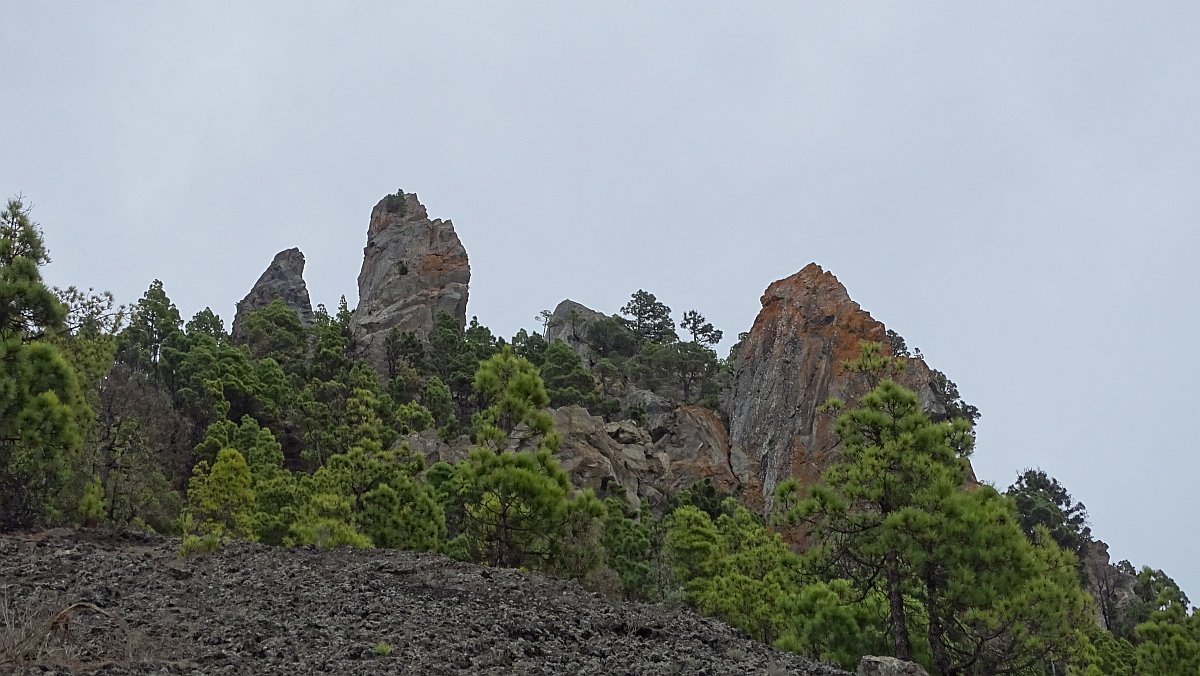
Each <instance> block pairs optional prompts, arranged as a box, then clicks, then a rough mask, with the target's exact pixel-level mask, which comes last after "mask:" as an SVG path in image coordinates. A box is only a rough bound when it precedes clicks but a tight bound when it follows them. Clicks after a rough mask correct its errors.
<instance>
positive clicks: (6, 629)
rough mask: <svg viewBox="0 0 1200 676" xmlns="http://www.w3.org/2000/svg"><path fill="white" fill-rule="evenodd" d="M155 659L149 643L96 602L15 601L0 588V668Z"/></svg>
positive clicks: (77, 666)
mask: <svg viewBox="0 0 1200 676" xmlns="http://www.w3.org/2000/svg"><path fill="white" fill-rule="evenodd" d="M147 661H154V660H153V650H152V646H151V644H150V643H149V642H148V641H146V639H145V637H144V636H143V635H142V634H140V633H139V632H134V631H132V630H131V629H130V628H129V626H128V625H127V624H126V623H125V621H124V620H122V619H121V618H120V617H118V616H117V615H116V614H114V613H112V612H110V611H108V610H105V609H104V608H101V607H99V606H97V605H95V604H93V603H86V602H64V601H63V600H62V599H59V598H48V597H44V596H42V597H39V596H36V595H35V596H33V597H30V598H24V599H18V598H16V597H15V596H14V595H13V593H12V591H11V590H10V588H8V587H5V588H4V589H3V590H0V670H3V668H4V667H16V666H19V665H38V666H53V667H59V668H65V669H68V670H71V671H77V670H82V669H96V668H99V667H102V666H104V665H107V664H114V663H115V664H130V663H145V662H147Z"/></svg>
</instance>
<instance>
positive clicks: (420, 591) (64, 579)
mask: <svg viewBox="0 0 1200 676" xmlns="http://www.w3.org/2000/svg"><path fill="white" fill-rule="evenodd" d="M178 547H179V541H178V540H171V539H166V538H160V537H148V536H142V535H126V536H114V535H103V534H99V533H89V532H72V531H51V532H47V533H43V534H40V535H37V536H11V535H5V536H0V570H3V571H4V586H5V594H6V596H5V599H6V602H7V604H8V605H7V607H8V608H9V609H10V610H15V611H17V612H18V613H24V612H26V611H29V612H32V613H34V614H35V615H36V616H37V617H38V618H39V619H47V618H49V617H52V616H53V614H54V613H57V612H58V611H60V610H62V609H64V608H67V607H68V606H70V605H71V604H74V603H77V602H86V603H90V604H93V605H94V606H95V608H97V609H99V610H100V611H102V612H103V613H107V614H108V615H107V616H106V615H104V614H101V613H98V612H95V611H93V610H91V609H87V608H80V609H78V610H77V611H76V612H73V613H72V614H70V616H69V618H70V622H69V623H67V624H66V625H65V627H66V629H65V631H66V632H67V634H66V637H67V640H69V643H68V644H67V645H68V646H69V647H70V649H71V652H64V651H62V650H61V649H60V648H61V646H62V645H63V644H62V643H61V642H62V641H63V640H64V635H63V634H61V633H59V634H55V637H54V638H52V639H51V641H50V642H49V643H47V644H45V645H44V646H41V649H35V650H33V651H32V652H33V657H34V660H33V661H25V662H23V663H20V664H11V663H10V664H0V671H3V672H4V673H6V674H7V673H19V674H45V673H61V674H66V673H71V672H72V670H70V669H69V668H68V667H67V666H66V664H64V662H65V661H67V660H69V662H70V664H73V665H74V666H75V667H77V668H76V669H75V670H74V671H76V672H78V671H85V670H86V671H88V672H93V671H94V672H96V673H103V674H108V675H110V676H115V675H118V674H150V673H153V674H214V673H221V674H288V675H291V674H312V673H331V674H647V675H651V674H653V675H656V676H657V675H659V674H712V675H716V674H739V675H740V674H755V675H760V674H761V675H766V674H770V675H777V674H780V675H781V674H792V675H796V676H839V675H844V674H845V673H846V672H843V671H840V670H838V669H835V668H833V667H830V666H827V665H823V664H819V663H814V662H811V661H809V660H806V659H804V658H802V657H800V656H798V655H793V654H789V653H784V652H780V651H777V650H775V649H772V648H770V647H768V646H765V645H763V644H760V643H756V642H754V641H752V640H750V639H748V638H746V637H744V636H743V635H742V634H740V633H739V632H736V631H734V630H732V629H730V628H729V627H728V626H726V625H724V624H722V623H720V622H718V621H716V620H712V619H707V618H702V617H699V616H697V615H694V614H692V613H690V612H686V611H681V610H677V609H671V608H667V607H664V606H658V605H646V604H635V603H617V602H612V601H608V600H606V599H604V598H602V597H600V596H598V595H596V594H591V593H588V592H586V591H584V590H583V589H582V588H581V587H579V585H577V584H575V583H573V582H566V581H563V580H556V579H553V578H547V577H543V576H541V575H537V574H530V573H521V572H518V571H515V570H503V569H490V568H481V567H478V566H473V565H469V564H464V563H458V562H455V561H452V560H450V559H447V558H445V557H442V556H437V555H433V554H414V553H410V552H400V551H391V550H365V551H361V550H358V551H355V550H335V551H319V550H316V549H313V548H296V549H285V548H272V547H265V546H261V545H255V544H249V543H244V542H237V543H232V544H230V545H228V546H227V547H225V548H223V549H221V550H219V551H218V552H215V553H213V554H207V555H201V556H195V557H190V558H187V559H180V558H178V557H177V556H176V550H177V549H178ZM3 630H4V627H2V626H0V631H3ZM381 643H383V644H386V647H387V648H388V649H386V650H385V649H379V650H377V649H376V646H377V645H379V644H381ZM51 651H54V652H51ZM383 653H387V654H383ZM0 657H3V656H0Z"/></svg>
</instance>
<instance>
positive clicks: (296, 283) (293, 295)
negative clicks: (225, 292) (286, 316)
mask: <svg viewBox="0 0 1200 676" xmlns="http://www.w3.org/2000/svg"><path fill="white" fill-rule="evenodd" d="M277 298H279V299H282V300H283V302H284V303H286V304H287V306H288V307H290V308H291V309H293V310H295V311H296V314H298V315H300V321H302V322H304V323H305V324H310V323H312V320H313V310H312V301H311V300H310V299H309V297H308V286H307V285H306V284H305V283H304V254H303V253H301V252H300V250H299V249H288V250H286V251H280V252H279V253H277V254H275V258H274V260H272V261H271V264H270V265H269V266H267V269H266V271H265V272H263V273H262V276H260V277H259V278H258V281H257V282H255V283H254V287H253V288H251V289H250V293H248V294H246V297H245V298H243V299H242V300H241V302H239V303H238V304H237V314H236V315H234V318H233V328H232V332H233V336H234V338H239V337H241V335H242V333H243V331H244V322H245V319H246V315H247V314H249V313H251V312H254V311H256V310H261V309H263V308H265V307H266V306H268V305H270V304H271V303H273V302H275V299H277Z"/></svg>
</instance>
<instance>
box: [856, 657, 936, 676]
mask: <svg viewBox="0 0 1200 676" xmlns="http://www.w3.org/2000/svg"><path fill="white" fill-rule="evenodd" d="M856 674H857V676H929V672H927V671H925V669H924V668H923V667H921V665H919V664H916V663H914V662H905V661H904V660H898V659H896V658H895V657H875V656H871V655H868V656H867V657H864V658H862V661H861V662H859V663H858V671H857V672H856Z"/></svg>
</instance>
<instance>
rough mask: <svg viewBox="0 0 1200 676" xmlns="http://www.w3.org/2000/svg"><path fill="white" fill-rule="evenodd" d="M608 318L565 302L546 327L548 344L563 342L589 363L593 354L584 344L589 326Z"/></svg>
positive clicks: (560, 304) (553, 314) (589, 309)
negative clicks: (557, 341) (598, 320)
mask: <svg viewBox="0 0 1200 676" xmlns="http://www.w3.org/2000/svg"><path fill="white" fill-rule="evenodd" d="M606 316H607V315H605V314H604V313H603V312H596V311H595V310H593V309H591V308H589V307H587V306H585V305H582V304H580V303H576V302H575V301H573V300H570V299H567V300H564V301H563V302H561V303H559V304H558V306H557V307H555V308H554V312H553V313H552V314H551V315H550V323H549V324H548V325H547V326H546V342H548V343H553V342H554V341H556V340H561V341H563V342H564V343H566V344H567V345H569V346H571V349H572V350H575V353H576V354H578V355H579V356H580V358H582V359H583V361H584V362H585V363H587V362H588V358H589V357H590V356H591V352H592V350H591V348H590V347H588V344H587V343H586V342H584V338H585V337H586V336H587V328H588V325H590V324H591V323H592V322H594V321H596V320H597V319H603V318H604V317H606Z"/></svg>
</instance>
